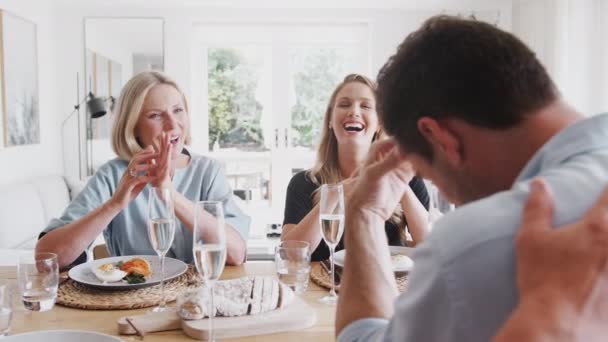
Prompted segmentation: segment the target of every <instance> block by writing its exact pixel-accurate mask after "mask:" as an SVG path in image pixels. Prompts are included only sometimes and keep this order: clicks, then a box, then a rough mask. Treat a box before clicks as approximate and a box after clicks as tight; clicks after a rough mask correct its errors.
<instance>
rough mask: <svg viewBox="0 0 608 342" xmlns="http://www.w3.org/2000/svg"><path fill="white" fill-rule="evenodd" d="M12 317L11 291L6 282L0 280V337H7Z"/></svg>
mask: <svg viewBox="0 0 608 342" xmlns="http://www.w3.org/2000/svg"><path fill="white" fill-rule="evenodd" d="M12 317H13V306H12V298H11V291H10V287H9V283H8V280H0V337H2V336H6V335H8V333H9V331H10V328H11V318H12Z"/></svg>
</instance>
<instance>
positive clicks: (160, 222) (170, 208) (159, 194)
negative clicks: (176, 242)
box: [148, 188, 175, 312]
mask: <svg viewBox="0 0 608 342" xmlns="http://www.w3.org/2000/svg"><path fill="white" fill-rule="evenodd" d="M174 236H175V207H174V203H173V194H172V193H171V189H169V188H151V189H150V197H149V198H148V238H149V239H150V244H152V248H154V250H155V251H156V254H158V258H159V259H160V297H161V298H160V303H159V304H158V306H156V307H154V308H153V309H152V312H163V311H165V310H166V309H167V306H166V302H165V255H166V254H167V252H168V251H169V249H170V248H171V244H173V237H174Z"/></svg>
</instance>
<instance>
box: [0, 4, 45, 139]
mask: <svg viewBox="0 0 608 342" xmlns="http://www.w3.org/2000/svg"><path fill="white" fill-rule="evenodd" d="M0 88H1V91H0V99H1V102H2V105H1V108H0V109H1V111H2V130H3V143H4V146H19V145H30V144H39V143H40V110H39V102H38V53H37V39H36V24H34V23H33V22H30V21H28V20H26V19H23V18H21V17H18V16H16V15H14V14H11V13H9V12H6V11H4V10H0Z"/></svg>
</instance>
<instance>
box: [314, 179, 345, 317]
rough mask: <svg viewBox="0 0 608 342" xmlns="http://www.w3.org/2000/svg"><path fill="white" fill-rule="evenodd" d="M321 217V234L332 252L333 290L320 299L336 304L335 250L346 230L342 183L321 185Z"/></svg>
mask: <svg viewBox="0 0 608 342" xmlns="http://www.w3.org/2000/svg"><path fill="white" fill-rule="evenodd" d="M319 218H320V220H321V235H322V236H323V240H325V243H326V244H327V246H329V250H330V252H331V258H330V263H331V277H330V278H331V291H329V294H328V295H327V296H325V297H323V298H321V299H320V301H321V302H322V303H325V304H329V305H335V304H336V303H337V302H338V296H337V295H336V284H335V282H334V272H335V269H334V267H335V265H334V251H335V249H336V245H337V244H338V243H339V242H340V239H342V233H343V232H344V188H343V187H342V184H323V185H322V186H321V201H320V202H319Z"/></svg>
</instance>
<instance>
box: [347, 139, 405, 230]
mask: <svg viewBox="0 0 608 342" xmlns="http://www.w3.org/2000/svg"><path fill="white" fill-rule="evenodd" d="M359 174H360V176H359V177H357V182H356V185H355V189H353V190H352V192H351V195H350V196H349V200H348V201H347V206H351V207H353V208H358V210H364V211H366V210H367V211H370V212H372V213H374V214H376V215H379V216H380V217H381V218H382V219H383V220H387V219H388V218H390V217H391V215H392V213H393V211H394V210H395V207H396V206H397V205H398V204H399V200H400V199H401V198H402V196H403V194H404V192H405V191H406V189H407V188H408V187H409V185H408V183H409V182H410V181H411V180H412V178H413V177H414V170H413V168H412V165H411V164H410V163H409V162H408V161H407V159H406V158H405V157H404V156H403V154H402V153H401V152H400V151H399V146H398V145H397V142H396V141H394V140H393V139H387V140H382V141H379V142H376V143H374V144H373V145H372V147H371V149H370V152H369V155H368V159H367V161H366V163H365V166H364V168H363V169H362V170H361V171H360V172H359ZM348 202H350V204H349V203H348Z"/></svg>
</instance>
